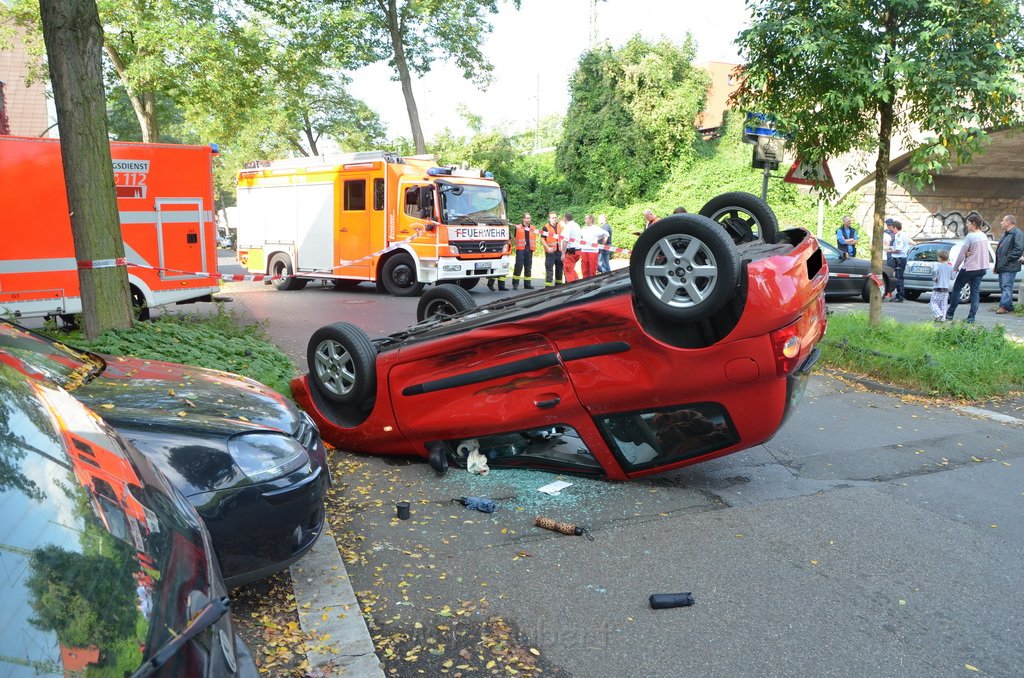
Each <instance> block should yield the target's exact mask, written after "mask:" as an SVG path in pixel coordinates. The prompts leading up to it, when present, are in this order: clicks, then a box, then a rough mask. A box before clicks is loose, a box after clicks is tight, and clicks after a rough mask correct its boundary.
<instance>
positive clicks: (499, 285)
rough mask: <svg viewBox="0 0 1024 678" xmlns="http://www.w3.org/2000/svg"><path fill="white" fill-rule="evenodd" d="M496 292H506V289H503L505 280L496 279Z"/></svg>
mask: <svg viewBox="0 0 1024 678" xmlns="http://www.w3.org/2000/svg"><path fill="white" fill-rule="evenodd" d="M498 291H499V292H508V288H507V287H505V279H504V278H498Z"/></svg>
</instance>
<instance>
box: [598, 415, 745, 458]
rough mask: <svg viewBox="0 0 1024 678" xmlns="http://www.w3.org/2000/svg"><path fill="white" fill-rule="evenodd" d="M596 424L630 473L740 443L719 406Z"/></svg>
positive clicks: (619, 417)
mask: <svg viewBox="0 0 1024 678" xmlns="http://www.w3.org/2000/svg"><path fill="white" fill-rule="evenodd" d="M595 421H596V423H597V426H598V428H600V429H601V432H602V433H603V434H604V436H605V439H606V440H607V441H608V443H609V446H610V447H611V448H612V452H613V453H614V454H615V456H616V458H617V459H618V460H619V463H620V464H622V468H623V469H624V470H625V471H626V472H631V471H639V470H642V469H646V468H652V467H655V466H664V465H665V464H669V463H672V462H676V461H681V460H683V459H691V458H693V457H699V456H701V455H704V454H708V453H710V452H714V451H715V450H720V449H722V448H725V447H728V446H730V445H735V444H736V443H737V442H738V441H739V436H738V435H737V433H736V429H735V427H734V426H733V424H732V422H731V421H729V418H728V416H727V415H726V413H725V409H724V408H723V407H722V406H721V405H718V404H717V403H700V404H695V405H686V406H684V407H678V406H677V407H670V408H661V409H657V410H647V411H644V412H632V413H627V414H614V415H608V416H603V417H596V418H595Z"/></svg>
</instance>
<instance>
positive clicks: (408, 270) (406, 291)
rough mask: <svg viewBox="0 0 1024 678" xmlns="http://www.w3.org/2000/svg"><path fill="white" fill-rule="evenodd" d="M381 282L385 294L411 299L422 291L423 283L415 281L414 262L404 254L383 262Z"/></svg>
mask: <svg viewBox="0 0 1024 678" xmlns="http://www.w3.org/2000/svg"><path fill="white" fill-rule="evenodd" d="M381 282H383V283H384V289H385V290H387V293H388V294H390V295H392V296H395V297H413V296H416V295H417V294H419V293H420V292H422V291H423V283H421V282H417V281H416V262H415V261H413V259H412V257H411V256H409V255H408V254H406V253H405V252H402V253H401V254H396V255H394V256H393V257H391V258H390V259H388V260H387V261H385V262H384V266H383V268H381Z"/></svg>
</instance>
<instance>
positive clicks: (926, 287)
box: [903, 238, 999, 303]
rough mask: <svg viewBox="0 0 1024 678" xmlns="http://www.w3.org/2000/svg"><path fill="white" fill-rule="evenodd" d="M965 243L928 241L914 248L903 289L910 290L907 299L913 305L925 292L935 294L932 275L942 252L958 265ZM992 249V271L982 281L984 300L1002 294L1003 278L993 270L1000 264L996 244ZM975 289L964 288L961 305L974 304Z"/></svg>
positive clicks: (908, 256)
mask: <svg viewBox="0 0 1024 678" xmlns="http://www.w3.org/2000/svg"><path fill="white" fill-rule="evenodd" d="M963 245H964V241H963V239H962V238H960V239H956V240H953V239H949V240H928V241H926V242H921V243H918V244H916V245H914V246H913V247H912V248H911V249H910V252H908V253H907V270H906V271H905V272H904V274H903V285H904V288H905V289H906V294H907V299H910V300H911V301H913V300H914V299H917V298H918V297H920V296H921V294H922V293H924V292H931V291H932V272H933V271H934V270H935V264H937V263H938V261H939V252H942V251H946V252H949V263H951V264H955V263H956V258H957V255H958V254H960V249H961V248H962V247H963ZM990 245H991V246H990V247H989V268H988V271H987V272H986V273H985V276H984V277H983V278H982V279H981V298H982V299H986V298H988V297H991V296H993V295H996V296H998V294H999V275H998V274H996V273H993V272H992V266H994V265H995V263H996V256H995V251H994V250H995V243H994V242H993V243H990ZM970 296H971V288H970V287H969V286H967V285H964V288H963V289H962V290H961V291H960V303H965V302H968V301H970Z"/></svg>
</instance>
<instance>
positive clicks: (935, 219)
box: [908, 210, 992, 240]
mask: <svg viewBox="0 0 1024 678" xmlns="http://www.w3.org/2000/svg"><path fill="white" fill-rule="evenodd" d="M971 216H977V217H979V218H981V231H982V232H983V233H990V232H991V231H992V226H991V224H989V223H988V222H987V221H986V220H985V217H983V216H981V214H979V213H978V212H976V211H974V210H971V211H970V212H967V213H966V214H965V213H963V212H957V211H953V212H945V213H943V212H934V213H933V214H929V215H928V218H927V219H926V220H925V222H924V225H923V226H921V229H920V230H919V231H918V232H917V233H914V234H910V237H911V238H913V239H914V240H931V239H935V238H965V237H967V218H968V217H971ZM908 230H909V229H908Z"/></svg>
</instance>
